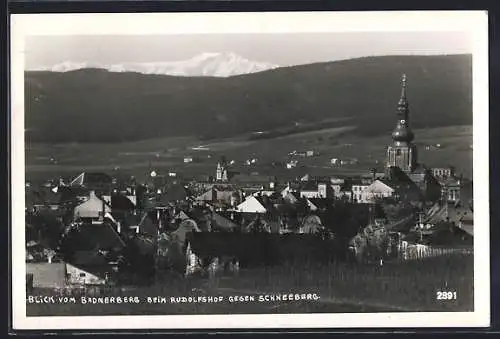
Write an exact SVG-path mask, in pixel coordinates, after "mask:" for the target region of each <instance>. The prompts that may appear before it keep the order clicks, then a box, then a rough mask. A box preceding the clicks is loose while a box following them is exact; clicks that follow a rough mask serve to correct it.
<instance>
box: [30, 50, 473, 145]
mask: <svg viewBox="0 0 500 339" xmlns="http://www.w3.org/2000/svg"><path fill="white" fill-rule="evenodd" d="M402 73H406V74H407V76H408V79H409V80H408V98H409V101H410V111H411V118H410V119H411V124H412V126H413V127H414V128H426V127H440V126H452V125H468V124H472V56H470V55H449V56H384V57H366V58H359V59H351V60H345V61H335V62H328V63H316V64H309V65H301V66H293V67H286V68H277V69H273V70H268V71H264V72H259V73H253V74H245V75H239V76H232V77H227V78H216V77H178V76H168V75H151V74H140V73H132V72H109V71H107V70H102V69H80V70H74V71H69V72H63V73H61V72H50V71H28V72H26V73H25V95H26V98H25V100H26V113H25V121H26V126H25V127H26V130H27V131H28V132H27V133H26V137H27V138H28V140H30V141H32V142H58V143H64V142H121V141H132V140H142V139H147V138H156V137H165V136H169V137H170V136H187V135H194V136H197V137H201V138H205V139H207V138H221V137H232V136H236V135H241V134H245V133H251V132H255V131H269V130H274V129H282V128H284V127H287V126H292V125H294V124H295V123H296V122H302V123H308V124H318V125H321V122H322V121H330V123H329V126H330V127H335V126H334V125H332V123H331V121H332V119H333V120H335V119H338V123H337V124H338V125H339V126H344V125H349V126H355V127H356V129H355V130H354V131H355V133H358V134H360V135H378V134H381V133H387V132H388V131H390V130H391V129H392V128H393V127H394V125H395V122H396V109H395V107H396V104H397V101H398V99H399V93H400V81H401V80H400V79H401V74H402ZM346 118H347V120H346Z"/></svg>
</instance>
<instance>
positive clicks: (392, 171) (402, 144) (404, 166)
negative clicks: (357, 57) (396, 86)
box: [385, 74, 441, 201]
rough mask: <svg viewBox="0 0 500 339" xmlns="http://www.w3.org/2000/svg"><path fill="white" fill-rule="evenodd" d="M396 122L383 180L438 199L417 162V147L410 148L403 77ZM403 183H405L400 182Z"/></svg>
mask: <svg viewBox="0 0 500 339" xmlns="http://www.w3.org/2000/svg"><path fill="white" fill-rule="evenodd" d="M397 115H398V121H397V124H396V128H395V129H394V131H393V132H392V141H393V142H392V145H389V147H388V148H387V159H386V171H385V172H386V177H387V179H388V180H391V181H402V178H404V179H406V178H408V179H410V180H409V181H408V182H412V183H413V184H415V185H416V186H417V187H418V188H419V189H420V191H421V192H422V198H423V199H424V200H426V201H437V200H438V199H439V198H440V197H441V186H440V184H439V182H438V180H437V179H436V178H435V177H434V176H433V175H432V173H431V170H429V169H427V168H426V167H425V166H423V165H422V164H420V163H419V162H418V152H417V147H416V146H415V144H413V140H414V138H415V135H414V134H413V132H412V130H411V128H410V120H409V119H410V108H409V104H408V98H407V78H406V75H405V74H403V77H402V86H401V97H400V99H399V102H398V105H397ZM403 181H406V180H403Z"/></svg>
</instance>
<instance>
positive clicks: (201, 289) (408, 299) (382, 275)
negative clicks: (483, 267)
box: [27, 255, 474, 316]
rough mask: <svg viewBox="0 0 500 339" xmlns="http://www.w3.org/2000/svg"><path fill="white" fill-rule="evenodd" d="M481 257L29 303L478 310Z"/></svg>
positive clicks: (184, 282) (218, 309) (113, 308)
mask: <svg viewBox="0 0 500 339" xmlns="http://www.w3.org/2000/svg"><path fill="white" fill-rule="evenodd" d="M473 270H474V262H473V256H471V255H450V256H443V257H437V258H428V259H423V260H420V261H411V262H406V263H398V262H396V263H386V264H385V265H384V266H379V265H354V264H351V265H347V264H333V263H332V264H330V265H329V266H316V265H314V264H310V265H308V266H307V267H304V266H296V265H293V266H281V267H274V268H268V269H265V268H261V269H250V270H242V271H241V274H240V276H239V277H221V278H218V279H215V280H212V281H208V280H207V279H178V278H177V279H165V280H162V281H158V282H157V283H156V285H155V286H152V287H145V288H137V289H133V290H130V291H128V292H125V293H122V294H121V295H122V296H138V297H139V298H140V300H142V301H143V302H141V303H139V304H135V305H128V306H122V305H116V304H115V305H109V304H108V305H102V304H101V305H82V304H80V303H76V304H64V305H61V304H55V305H41V304H27V314H28V316H37V315H112V314H115V315H116V314H119V315H132V314H140V315H155V314H157V315H158V314H164V315H167V314H235V313H239V314H242V313H281V314H283V313H341V312H342V313H345V312H401V311H403V312H414V311H451V312H456V311H465V312H467V311H472V310H473V305H474V302H473V296H474V286H473V283H474V281H473V280H474V279H473ZM443 290H446V291H454V292H456V293H457V299H456V300H450V301H442V300H436V293H437V292H438V291H443ZM289 293H298V294H302V293H311V294H313V293H316V294H317V295H318V296H319V297H320V298H319V300H316V301H313V300H310V301H298V302H296V301H293V302H288V301H286V302H284V301H279V302H276V301H275V302H260V303H259V302H253V303H248V302H247V303H230V302H227V301H228V299H227V298H228V297H229V296H245V295H247V296H254V297H258V296H259V295H264V294H268V295H271V294H289ZM203 295H204V296H223V297H224V298H225V302H221V303H218V304H192V303H191V304H171V303H166V304H148V303H147V302H144V301H145V300H146V297H148V296H150V297H155V296H160V297H168V298H169V297H171V296H203Z"/></svg>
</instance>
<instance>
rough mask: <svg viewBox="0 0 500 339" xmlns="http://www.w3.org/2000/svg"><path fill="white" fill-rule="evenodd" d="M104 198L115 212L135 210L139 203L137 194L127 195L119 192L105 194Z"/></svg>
mask: <svg viewBox="0 0 500 339" xmlns="http://www.w3.org/2000/svg"><path fill="white" fill-rule="evenodd" d="M102 200H104V201H105V202H106V204H108V205H109V206H111V209H112V211H113V212H117V211H119V212H125V211H131V210H134V209H135V208H136V205H137V196H136V195H125V194H121V193H117V192H114V193H113V194H111V195H103V196H102Z"/></svg>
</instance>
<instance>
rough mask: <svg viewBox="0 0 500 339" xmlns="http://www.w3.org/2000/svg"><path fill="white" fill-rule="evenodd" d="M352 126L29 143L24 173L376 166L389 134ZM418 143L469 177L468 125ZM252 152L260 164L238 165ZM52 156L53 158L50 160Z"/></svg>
mask: <svg viewBox="0 0 500 339" xmlns="http://www.w3.org/2000/svg"><path fill="white" fill-rule="evenodd" d="M353 129H354V127H352V126H345V127H340V128H328V129H322V130H317V131H309V132H304V133H299V134H292V135H287V136H284V137H279V138H275V139H265V140H252V141H250V140H248V138H243V137H242V138H231V139H224V140H219V141H213V142H209V141H204V142H201V141H199V140H196V139H195V138H162V139H151V140H144V141H138V142H128V143H111V144H110V143H104V144H74V143H73V144H60V145H48V144H27V151H26V164H27V166H26V177H27V179H28V180H39V179H44V178H47V177H53V176H63V177H68V176H69V177H71V176H73V175H76V174H78V173H79V172H81V171H106V172H109V171H112V170H113V168H115V167H119V168H120V170H121V171H124V172H128V173H130V174H134V175H136V176H141V175H146V173H147V169H148V168H149V167H150V166H151V168H154V169H156V170H159V171H181V172H182V173H185V174H202V173H206V174H213V172H214V169H215V165H216V162H217V160H218V159H219V157H220V156H221V155H224V156H226V158H227V159H228V160H235V161H236V165H235V168H236V169H239V170H243V171H258V172H263V173H264V172H268V173H270V174H281V175H287V174H290V172H291V173H294V174H295V173H297V174H299V173H306V172H308V171H311V170H312V171H315V172H321V173H324V174H327V173H330V172H331V173H335V172H338V171H349V170H357V169H369V168H371V167H377V166H378V167H380V168H381V166H382V165H383V162H384V159H385V152H386V148H385V147H386V146H387V145H388V144H390V143H391V139H390V135H387V136H380V137H359V136H357V135H356V133H355V130H353ZM415 135H416V143H417V145H418V146H419V150H418V151H419V159H420V161H421V162H422V163H424V164H426V165H428V166H448V165H453V166H455V167H456V168H457V171H458V172H459V173H463V174H464V175H465V176H469V177H471V176H472V149H471V148H470V145H471V144H472V126H452V127H442V128H431V129H425V130H415ZM437 143H439V144H441V145H442V148H441V149H437V150H426V149H425V145H433V144H437ZM197 146H204V147H206V148H207V149H208V150H206V151H195V150H192V148H193V147H197ZM294 150H295V151H306V150H314V151H315V152H319V155H317V156H314V157H310V158H296V159H297V160H298V161H299V163H298V168H297V169H295V170H293V171H287V170H285V169H279V170H278V169H276V168H273V167H271V166H270V164H271V163H272V162H285V161H287V160H288V159H289V158H290V157H289V155H288V154H289V153H290V152H292V151H294ZM184 156H194V157H195V158H198V159H197V160H198V161H197V162H194V163H189V164H184V163H183V158H184ZM251 157H255V158H257V159H258V160H259V161H258V164H257V165H256V166H252V167H246V166H242V164H243V162H244V161H245V160H247V159H249V158H251ZM334 157H335V158H341V159H342V158H357V159H358V160H359V164H358V165H355V166H343V167H341V168H335V167H333V166H331V165H330V159H331V158H334ZM51 158H54V159H55V160H56V161H57V163H52V162H51Z"/></svg>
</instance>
